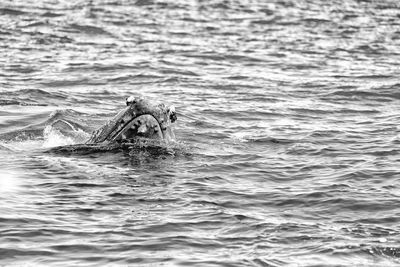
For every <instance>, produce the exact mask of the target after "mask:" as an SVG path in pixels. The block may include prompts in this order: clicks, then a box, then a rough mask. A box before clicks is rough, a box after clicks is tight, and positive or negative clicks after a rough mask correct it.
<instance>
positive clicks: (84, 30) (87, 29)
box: [66, 23, 111, 36]
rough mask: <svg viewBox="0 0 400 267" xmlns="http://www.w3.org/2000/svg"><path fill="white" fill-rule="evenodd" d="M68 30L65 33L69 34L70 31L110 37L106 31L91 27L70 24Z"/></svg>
mask: <svg viewBox="0 0 400 267" xmlns="http://www.w3.org/2000/svg"><path fill="white" fill-rule="evenodd" d="M69 27H70V28H69V29H67V30H66V31H67V32H69V31H70V29H72V30H73V31H76V32H81V33H85V34H88V35H109V36H110V35H111V33H109V32H108V31H106V30H104V29H103V28H100V27H97V26H92V25H80V24H75V23H74V24H70V25H69Z"/></svg>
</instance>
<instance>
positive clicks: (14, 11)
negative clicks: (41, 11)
mask: <svg viewBox="0 0 400 267" xmlns="http://www.w3.org/2000/svg"><path fill="white" fill-rule="evenodd" d="M0 14H1V15H11V16H20V15H25V14H26V12H25V11H21V10H17V9H12V8H0Z"/></svg>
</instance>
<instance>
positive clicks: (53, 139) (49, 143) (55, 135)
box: [42, 125, 75, 148]
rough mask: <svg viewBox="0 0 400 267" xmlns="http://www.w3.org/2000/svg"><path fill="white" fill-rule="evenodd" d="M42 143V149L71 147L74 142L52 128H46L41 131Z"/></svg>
mask: <svg viewBox="0 0 400 267" xmlns="http://www.w3.org/2000/svg"><path fill="white" fill-rule="evenodd" d="M43 136H44V142H43V144H42V147H45V148H47V147H55V146H65V145H72V144H74V143H75V140H74V139H73V138H71V137H69V136H65V135H63V134H62V133H61V132H60V131H59V130H57V129H54V128H53V127H52V126H50V125H49V126H46V127H45V128H44V130H43Z"/></svg>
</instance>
